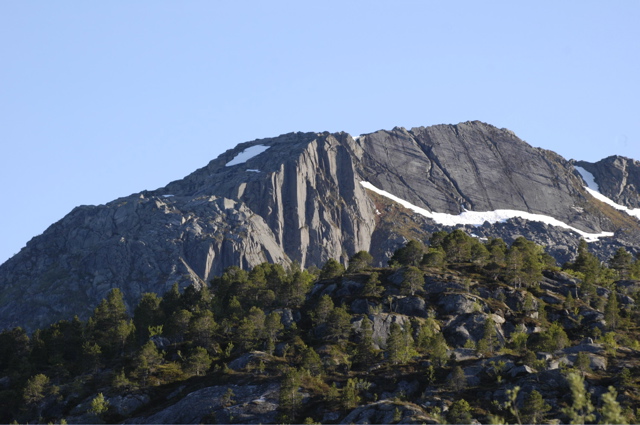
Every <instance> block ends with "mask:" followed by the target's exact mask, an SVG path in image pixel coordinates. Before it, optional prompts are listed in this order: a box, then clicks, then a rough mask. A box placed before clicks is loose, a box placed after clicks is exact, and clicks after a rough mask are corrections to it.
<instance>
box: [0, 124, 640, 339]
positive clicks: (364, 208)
mask: <svg viewBox="0 0 640 425" xmlns="http://www.w3.org/2000/svg"><path fill="white" fill-rule="evenodd" d="M603 161H604V162H603ZM603 161H601V162H599V163H596V164H587V163H580V164H582V166H583V168H585V169H587V170H590V171H591V172H592V173H593V174H594V176H595V178H596V181H598V182H599V183H601V186H602V191H603V193H604V194H606V195H608V196H611V197H612V199H615V200H616V202H619V203H622V204H624V205H626V206H629V207H636V206H638V202H639V195H638V192H637V187H638V183H637V182H638V179H639V176H640V172H639V171H638V170H639V168H638V163H637V162H634V161H630V160H626V159H621V158H614V159H613V160H611V161H610V158H608V159H607V160H603ZM607 161H608V162H607ZM361 182H368V183H370V184H371V185H373V187H375V188H377V189H378V190H379V191H385V192H386V193H389V194H392V195H394V196H395V197H397V198H400V199H402V200H404V201H406V202H408V203H410V204H412V205H414V206H415V207H417V208H421V209H423V210H424V211H427V212H429V213H441V214H443V216H445V215H446V216H447V217H455V216H458V215H459V214H461V213H465V212H468V211H474V212H488V211H495V210H508V211H519V212H524V213H528V214H535V215H538V216H544V217H550V218H553V219H555V220H556V221H559V222H561V223H564V224H565V225H566V226H570V227H571V228H573V229H575V231H571V230H567V228H566V227H565V228H563V227H558V226H550V225H548V224H542V223H540V222H537V221H531V220H524V219H521V218H516V219H512V220H506V219H501V220H498V221H496V220H493V221H494V222H493V223H489V222H487V223H485V224H484V225H481V226H479V227H469V226H468V229H469V232H470V233H474V234H477V235H478V236H479V237H483V236H501V237H504V238H505V239H513V238H514V237H516V236H517V235H519V234H526V236H527V237H529V238H531V239H533V240H535V241H537V242H541V243H545V244H547V245H549V246H550V250H551V252H553V253H554V255H556V256H557V258H559V259H561V260H566V259H568V258H570V257H571V255H572V253H573V251H572V250H573V249H574V248H573V247H575V246H576V245H577V241H578V239H579V238H580V237H581V236H580V235H579V234H578V233H576V231H582V232H584V233H585V234H600V233H602V232H617V233H616V235H615V237H609V238H601V239H599V241H598V242H594V243H595V244H596V245H597V246H599V247H600V249H601V252H602V253H604V254H607V253H610V252H611V251H612V249H614V248H615V247H616V246H619V245H625V246H627V247H632V248H633V247H635V246H637V245H638V242H639V241H638V240H637V238H638V236H637V235H638V234H640V232H638V230H640V227H639V226H640V222H638V220H637V219H635V218H633V217H630V216H629V215H627V214H625V213H624V212H623V211H620V210H616V209H615V208H611V207H610V206H608V205H606V204H603V203H602V202H598V201H596V200H594V198H593V196H591V195H590V194H589V193H588V192H587V191H585V189H584V186H585V182H584V181H583V179H582V177H581V175H580V174H579V173H578V172H576V169H575V168H574V165H573V164H572V163H571V162H569V161H567V160H565V159H563V158H561V157H560V156H558V155H557V154H555V153H553V152H550V151H546V150H542V149H537V148H533V147H531V146H529V145H528V144H527V143H525V142H523V141H522V140H520V139H519V138H518V137H517V136H515V135H514V134H513V133H512V132H511V131H509V130H506V129H498V128H496V127H493V126H490V125H487V124H484V123H481V122H467V123H461V124H458V125H438V126H433V127H426V128H425V127H420V128H413V129H411V130H406V129H404V128H394V129H393V130H391V131H385V130H381V131H377V132H375V133H371V134H367V135H363V136H360V137H356V138H353V137H352V136H351V135H349V134H347V133H292V134H286V135H282V136H279V137H275V138H270V139H262V140H256V141H253V142H247V143H244V144H241V145H239V146H237V147H236V148H234V149H232V150H229V151H227V152H225V153H224V154H222V155H220V157H218V158H217V159H214V160H213V161H211V162H210V163H209V164H208V165H207V166H205V167H203V168H202V169H199V170H197V171H195V172H194V173H192V174H191V175H189V176H187V177H185V178H184V179H182V180H179V181H174V182H172V183H170V184H168V185H167V186H165V187H164V188H160V189H157V190H154V191H144V192H142V193H138V194H133V195H131V196H128V197H124V198H120V199H117V200H115V201H113V202H110V203H108V204H106V205H100V206H82V207H78V208H76V209H74V210H73V211H72V212H71V213H69V214H68V215H67V216H66V217H64V218H63V219H62V220H60V221H59V222H57V223H55V224H53V225H52V226H51V227H50V228H49V229H47V230H46V231H45V232H44V233H43V234H42V235H40V236H38V237H36V238H34V239H33V240H31V241H30V242H29V243H28V244H27V246H26V247H25V248H23V249H22V250H21V251H20V252H19V253H18V254H17V255H16V256H14V257H13V258H11V259H10V260H8V261H7V262H6V263H5V264H3V265H2V266H0V328H5V327H9V326H16V325H20V326H26V327H27V328H29V329H33V327H35V326H42V325H45V324H48V323H50V322H52V321H55V320H58V319H62V318H70V317H72V316H73V315H75V314H78V315H80V316H81V317H86V316H87V314H88V313H89V312H90V311H92V309H93V308H94V307H95V305H96V304H97V302H98V301H99V300H100V299H102V298H103V297H104V296H105V294H106V293H107V292H108V291H109V289H111V288H113V287H119V288H121V289H122V290H123V292H124V293H125V295H126V301H127V303H128V305H129V306H130V307H132V306H134V305H135V303H136V302H137V300H138V299H139V297H140V295H141V294H142V293H144V292H158V293H163V292H164V291H165V290H167V289H168V288H169V287H170V286H171V285H172V284H173V283H179V284H180V285H181V286H182V287H184V286H186V285H189V284H192V283H195V284H197V285H202V284H203V282H206V281H207V280H209V279H210V278H211V277H212V276H215V275H217V274H219V273H221V272H222V270H224V269H225V268H226V267H228V266H231V265H240V266H242V267H252V266H255V265H257V264H259V263H261V262H264V261H269V262H278V263H282V264H289V263H290V262H292V261H296V262H299V263H300V264H302V265H303V266H311V265H316V266H321V265H322V264H323V263H324V262H326V260H328V259H329V258H337V259H339V260H340V261H342V262H346V261H347V259H348V257H349V256H350V255H352V254H353V253H355V252H357V251H359V250H370V251H372V253H374V255H375V257H376V261H377V262H378V263H379V264H382V263H384V262H386V259H387V258H388V255H389V254H390V253H392V252H393V250H394V249H395V248H397V247H398V246H400V245H401V244H402V243H403V242H404V241H405V240H406V239H407V238H408V237H416V238H419V239H422V240H427V239H428V235H429V232H432V231H433V230H436V229H439V228H443V226H445V224H442V222H438V221H437V220H433V219H432V218H428V217H425V216H421V215H419V214H416V213H414V212H413V211H411V210H407V209H404V208H402V207H399V204H398V203H397V202H396V201H394V200H392V198H389V196H386V195H380V194H379V193H374V191H372V190H370V189H367V188H365V187H364V186H363V185H362V184H361ZM380 193H381V192H380ZM480 224H481V223H480ZM596 239H597V238H594V239H593V240H594V241H595V240H596Z"/></svg>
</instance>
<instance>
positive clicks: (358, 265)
mask: <svg viewBox="0 0 640 425" xmlns="http://www.w3.org/2000/svg"><path fill="white" fill-rule="evenodd" d="M372 262H373V256H372V255H371V254H369V253H368V252H367V251H358V252H356V253H355V254H354V255H353V256H352V257H351V258H349V268H348V270H347V271H348V272H349V273H358V272H361V271H362V270H364V269H366V268H367V267H369V266H371V263H372Z"/></svg>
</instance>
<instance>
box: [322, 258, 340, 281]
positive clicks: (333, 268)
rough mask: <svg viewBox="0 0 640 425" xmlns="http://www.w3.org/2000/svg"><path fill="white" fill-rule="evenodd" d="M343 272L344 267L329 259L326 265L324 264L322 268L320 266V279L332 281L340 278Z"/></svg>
mask: <svg viewBox="0 0 640 425" xmlns="http://www.w3.org/2000/svg"><path fill="white" fill-rule="evenodd" d="M344 272H345V269H344V266H343V265H342V264H340V263H339V262H338V261H336V260H334V259H333V258H330V259H329V260H328V261H327V262H326V263H324V266H322V272H321V273H320V279H334V278H336V277H340V276H342V275H343V274H344Z"/></svg>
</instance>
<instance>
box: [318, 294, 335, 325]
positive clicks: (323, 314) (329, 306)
mask: <svg viewBox="0 0 640 425" xmlns="http://www.w3.org/2000/svg"><path fill="white" fill-rule="evenodd" d="M334 307H335V305H334V304H333V300H332V299H331V297H330V296H329V295H328V294H324V295H323V296H322V297H320V300H319V301H318V304H317V305H316V308H315V310H314V312H313V315H312V316H313V322H314V325H315V326H319V325H322V324H324V323H326V321H327V318H328V317H329V314H330V313H331V312H332V311H333V309H334Z"/></svg>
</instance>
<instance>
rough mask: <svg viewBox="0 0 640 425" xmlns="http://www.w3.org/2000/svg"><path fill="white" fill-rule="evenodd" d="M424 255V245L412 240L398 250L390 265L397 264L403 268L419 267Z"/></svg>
mask: <svg viewBox="0 0 640 425" xmlns="http://www.w3.org/2000/svg"><path fill="white" fill-rule="evenodd" d="M423 255H424V245H422V243H420V242H418V241H416V240H414V239H412V240H410V241H409V242H407V244H406V245H405V246H403V247H402V248H398V249H397V250H396V251H395V252H394V253H393V256H392V257H391V259H390V260H389V264H397V265H401V266H417V265H418V264H420V261H421V260H422V256H423Z"/></svg>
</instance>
